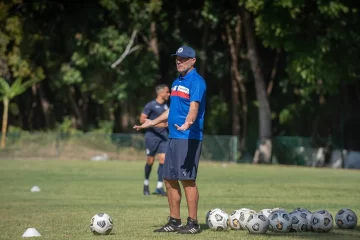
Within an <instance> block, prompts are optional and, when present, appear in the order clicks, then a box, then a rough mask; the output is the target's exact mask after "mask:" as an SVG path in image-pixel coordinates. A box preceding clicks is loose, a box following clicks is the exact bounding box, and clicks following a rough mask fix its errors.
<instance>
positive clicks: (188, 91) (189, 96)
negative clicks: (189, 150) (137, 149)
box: [168, 69, 206, 140]
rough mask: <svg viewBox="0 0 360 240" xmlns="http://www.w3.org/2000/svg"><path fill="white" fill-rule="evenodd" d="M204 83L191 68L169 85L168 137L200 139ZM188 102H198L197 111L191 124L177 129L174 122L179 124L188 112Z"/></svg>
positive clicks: (202, 125)
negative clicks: (183, 129) (182, 129)
mask: <svg viewBox="0 0 360 240" xmlns="http://www.w3.org/2000/svg"><path fill="white" fill-rule="evenodd" d="M205 93H206V83H205V81H204V79H203V78H202V77H201V76H200V75H199V74H198V73H197V72H196V69H193V70H191V71H190V72H189V73H187V74H186V75H185V76H184V77H182V76H181V75H180V76H179V77H178V78H177V79H175V81H174V82H173V84H172V87H171V96H170V111H169V117H168V127H169V137H170V138H180V139H197V140H202V138H203V130H204V115H205ZM190 102H199V104H200V105H199V112H198V115H197V118H196V120H195V121H194V123H193V125H191V127H190V128H189V129H188V130H186V131H179V130H177V129H176V127H175V124H177V125H179V126H181V125H183V124H184V123H185V119H186V117H187V115H188V113H189V109H190Z"/></svg>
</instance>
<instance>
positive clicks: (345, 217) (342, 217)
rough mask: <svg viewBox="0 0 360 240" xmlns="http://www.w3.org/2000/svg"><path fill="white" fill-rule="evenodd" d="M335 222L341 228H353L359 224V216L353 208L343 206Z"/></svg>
mask: <svg viewBox="0 0 360 240" xmlns="http://www.w3.org/2000/svg"><path fill="white" fill-rule="evenodd" d="M335 223H336V225H337V226H338V227H339V228H342V229H353V228H355V226H356V224H357V216H356V214H355V213H354V212H353V211H352V210H351V209H348V208H343V209H340V210H339V211H338V212H337V214H336V216H335Z"/></svg>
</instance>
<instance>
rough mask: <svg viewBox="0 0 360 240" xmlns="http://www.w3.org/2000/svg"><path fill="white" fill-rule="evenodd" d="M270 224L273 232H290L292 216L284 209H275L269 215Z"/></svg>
mask: <svg viewBox="0 0 360 240" xmlns="http://www.w3.org/2000/svg"><path fill="white" fill-rule="evenodd" d="M268 218H269V221H270V225H269V230H270V231H273V232H282V233H285V232H290V230H291V226H292V225H291V224H292V222H291V218H290V214H289V213H288V212H287V211H284V210H275V211H273V212H271V213H270V214H269V216H268Z"/></svg>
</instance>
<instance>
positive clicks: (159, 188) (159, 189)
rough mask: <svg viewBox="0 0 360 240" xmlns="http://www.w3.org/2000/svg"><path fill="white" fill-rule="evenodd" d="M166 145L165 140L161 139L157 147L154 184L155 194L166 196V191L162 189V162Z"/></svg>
mask: <svg viewBox="0 0 360 240" xmlns="http://www.w3.org/2000/svg"><path fill="white" fill-rule="evenodd" d="M166 147H167V141H161V142H160V143H159V145H158V148H157V157H158V159H159V167H158V171H157V174H158V182H157V185H156V190H155V194H159V195H162V196H166V192H165V191H164V189H163V172H164V162H165V152H166Z"/></svg>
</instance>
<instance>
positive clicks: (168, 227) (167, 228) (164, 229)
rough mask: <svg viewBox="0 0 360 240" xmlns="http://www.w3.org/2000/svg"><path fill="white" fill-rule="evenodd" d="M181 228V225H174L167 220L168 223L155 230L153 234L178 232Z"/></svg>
mask: <svg viewBox="0 0 360 240" xmlns="http://www.w3.org/2000/svg"><path fill="white" fill-rule="evenodd" d="M182 228H183V226H182V225H181V224H180V225H175V224H173V223H172V222H171V221H170V218H169V220H168V222H167V223H166V224H165V225H164V226H162V227H161V228H158V229H155V230H154V232H178V231H179V230H181V229H182Z"/></svg>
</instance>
